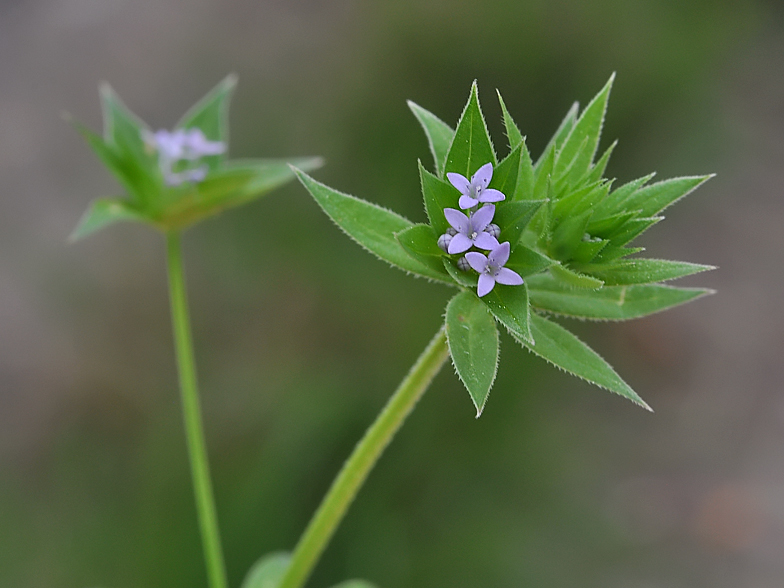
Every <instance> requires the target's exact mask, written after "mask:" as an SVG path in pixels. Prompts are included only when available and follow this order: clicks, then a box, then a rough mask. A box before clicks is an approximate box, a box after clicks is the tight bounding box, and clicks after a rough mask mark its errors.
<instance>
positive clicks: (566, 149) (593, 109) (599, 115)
mask: <svg viewBox="0 0 784 588" xmlns="http://www.w3.org/2000/svg"><path fill="white" fill-rule="evenodd" d="M614 79H615V74H613V75H611V76H610V79H609V80H608V81H607V84H605V86H604V88H602V89H601V91H600V92H599V93H598V94H597V95H596V97H594V99H593V100H591V102H590V103H589V104H588V106H586V107H585V110H583V112H582V114H581V115H580V118H579V119H578V121H577V122H576V123H575V125H574V127H572V130H571V132H570V133H569V136H568V137H567V138H566V140H565V141H564V144H563V147H561V150H560V152H559V154H558V163H557V164H556V174H559V175H560V172H561V171H563V169H564V167H565V166H566V165H567V164H569V163H570V162H572V161H573V159H574V160H575V161H574V162H573V163H572V168H571V170H570V172H569V175H570V176H571V177H572V178H573V179H575V180H576V179H578V178H579V177H581V176H582V175H583V174H584V173H585V172H586V171H587V170H588V168H589V166H590V165H591V163H592V162H593V158H594V155H595V154H596V149H597V148H598V146H599V137H600V136H601V133H602V125H603V124H604V114H605V112H606V111H607V99H608V98H609V97H610V89H611V88H612V84H613V80H614ZM585 141H587V143H586V145H585V147H583V148H582V149H581V147H582V146H583V143H584V142H585Z"/></svg>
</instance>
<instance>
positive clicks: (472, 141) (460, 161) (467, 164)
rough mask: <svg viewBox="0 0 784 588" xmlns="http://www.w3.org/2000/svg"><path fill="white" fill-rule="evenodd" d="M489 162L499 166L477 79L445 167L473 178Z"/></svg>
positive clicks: (458, 125) (446, 170) (448, 170)
mask: <svg viewBox="0 0 784 588" xmlns="http://www.w3.org/2000/svg"><path fill="white" fill-rule="evenodd" d="M488 162H490V163H492V164H493V166H495V164H496V158H495V151H493V144H492V142H491V141H490V135H489V134H488V132H487V126H486V125H485V119H484V117H483V116H482V110H481V108H480V107H479V92H478V90H477V87H476V82H474V83H473V84H472V85H471V95H470V96H469V98H468V102H467V103H466V106H465V109H464V110H463V114H462V116H461V117H460V122H459V123H458V124H457V129H456V130H455V136H454V139H453V140H452V144H451V145H450V146H449V153H448V154H447V157H446V166H445V167H444V171H445V172H456V173H459V174H462V175H463V176H465V177H466V178H469V179H470V178H471V176H472V175H473V174H474V173H475V172H476V170H478V169H479V168H480V167H482V166H483V165H484V164H486V163H488Z"/></svg>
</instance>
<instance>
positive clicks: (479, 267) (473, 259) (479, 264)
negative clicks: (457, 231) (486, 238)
mask: <svg viewBox="0 0 784 588" xmlns="http://www.w3.org/2000/svg"><path fill="white" fill-rule="evenodd" d="M465 258H466V260H467V261H468V264H469V265H470V266H471V267H472V268H474V269H475V270H476V271H478V272H479V273H480V274H481V273H482V272H483V271H485V268H486V267H487V258H486V257H485V256H484V255H483V254H481V253H477V252H476V251H469V252H468V253H466V254H465Z"/></svg>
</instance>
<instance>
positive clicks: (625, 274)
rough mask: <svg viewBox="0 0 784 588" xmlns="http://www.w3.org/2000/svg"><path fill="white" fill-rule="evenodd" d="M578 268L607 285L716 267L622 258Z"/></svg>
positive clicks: (663, 278) (661, 278) (642, 281)
mask: <svg viewBox="0 0 784 588" xmlns="http://www.w3.org/2000/svg"><path fill="white" fill-rule="evenodd" d="M576 269H578V270H580V271H583V272H585V273H587V274H590V275H592V276H594V277H595V278H598V279H600V280H603V281H604V283H605V285H607V286H625V285H629V284H652V283H654V282H664V281H666V280H674V279H675V278H682V277H683V276H690V275H691V274H696V273H699V272H704V271H706V270H712V269H716V268H715V267H713V266H711V265H701V264H698V263H688V262H685V261H670V260H667V259H645V258H643V259H622V260H618V261H614V262H611V263H602V264H598V263H596V264H584V265H579V266H577V267H576Z"/></svg>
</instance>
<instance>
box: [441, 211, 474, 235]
mask: <svg viewBox="0 0 784 588" xmlns="http://www.w3.org/2000/svg"><path fill="white" fill-rule="evenodd" d="M444 216H445V217H446V221H447V222H448V223H449V224H450V225H452V226H453V227H454V228H455V230H457V232H458V233H468V232H469V231H470V230H471V221H469V219H468V217H467V216H466V215H464V214H463V213H462V212H460V211H459V210H457V209H455V208H445V209H444Z"/></svg>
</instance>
